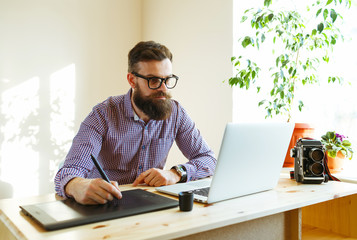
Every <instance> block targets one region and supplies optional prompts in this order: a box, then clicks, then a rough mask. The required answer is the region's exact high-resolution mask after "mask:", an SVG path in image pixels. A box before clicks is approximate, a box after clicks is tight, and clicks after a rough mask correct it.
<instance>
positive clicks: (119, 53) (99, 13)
mask: <svg viewBox="0 0 357 240" xmlns="http://www.w3.org/2000/svg"><path fill="white" fill-rule="evenodd" d="M0 6H1V7H0V33H1V37H0V97H1V99H0V101H1V102H0V107H1V110H0V134H1V135H0V180H1V181H2V182H7V183H10V184H11V185H12V187H13V194H14V196H22V195H35V194H38V193H46V192H52V191H53V184H52V182H53V175H54V174H55V170H56V168H57V165H58V163H59V162H60V161H62V160H63V158H64V156H65V154H66V151H67V149H68V147H69V144H70V141H71V139H72V138H73V136H74V134H75V133H76V132H77V130H78V127H79V124H80V122H81V121H82V120H83V118H84V117H85V116H86V115H87V114H88V112H89V111H90V110H91V108H92V106H93V105H94V104H96V103H98V102H99V101H102V100H104V99H105V98H107V97H108V96H110V95H117V94H122V93H126V92H127V90H128V88H129V86H128V84H127V81H126V72H127V53H128V49H130V48H131V47H132V46H133V45H134V44H135V43H136V42H137V41H138V40H140V38H141V1H140V0H130V1H127V0H105V1H96V0H61V1H55V0H32V1H27V0H0ZM2 182H0V192H2V190H3V189H1V188H2ZM2 193H3V195H4V196H3V197H6V196H5V194H4V191H3V192H2ZM0 198H1V196H0Z"/></svg>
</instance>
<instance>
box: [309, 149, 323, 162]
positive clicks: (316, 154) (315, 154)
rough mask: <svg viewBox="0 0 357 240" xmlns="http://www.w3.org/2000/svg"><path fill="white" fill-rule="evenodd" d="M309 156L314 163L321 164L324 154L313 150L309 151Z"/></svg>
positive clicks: (318, 150)
mask: <svg viewBox="0 0 357 240" xmlns="http://www.w3.org/2000/svg"><path fill="white" fill-rule="evenodd" d="M309 156H310V158H311V159H312V160H314V161H315V162H321V161H322V160H323V159H324V157H325V154H324V152H323V151H322V150H321V149H319V148H313V149H311V150H310V152H309Z"/></svg>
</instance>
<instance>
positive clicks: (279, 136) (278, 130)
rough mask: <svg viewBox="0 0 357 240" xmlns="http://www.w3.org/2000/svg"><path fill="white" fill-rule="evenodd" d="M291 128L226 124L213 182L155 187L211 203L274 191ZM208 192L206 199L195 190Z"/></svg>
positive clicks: (162, 190) (291, 126) (290, 126)
mask: <svg viewBox="0 0 357 240" xmlns="http://www.w3.org/2000/svg"><path fill="white" fill-rule="evenodd" d="M293 130H294V124H289V123H228V124H227V125H226V128H225V132H224V135H223V139H222V143H221V148H220V152H219V155H218V159H217V165H216V169H215V172H214V175H213V177H212V178H208V179H202V180H198V181H192V182H187V183H178V184H174V185H168V186H162V187H157V188H156V190H157V191H159V192H163V193H167V194H171V195H176V196H177V195H178V194H179V193H180V192H184V191H194V199H195V200H196V201H198V202H203V203H214V202H218V201H223V200H227V199H231V198H236V197H240V196H245V195H249V194H253V193H257V192H262V191H267V190H271V189H273V188H274V187H275V186H276V185H277V183H278V180H279V176H280V171H281V168H282V166H283V163H284V159H285V156H286V153H287V151H288V148H289V143H290V140H291V136H292V133H293ZM201 188H209V189H207V191H206V192H208V196H202V195H201V194H199V193H197V191H195V190H197V189H201Z"/></svg>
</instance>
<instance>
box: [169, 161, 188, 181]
mask: <svg viewBox="0 0 357 240" xmlns="http://www.w3.org/2000/svg"><path fill="white" fill-rule="evenodd" d="M171 169H175V171H176V172H177V173H178V175H180V177H181V178H180V181H178V183H183V182H186V181H187V172H186V168H185V166H183V165H177V166H173V167H172V168H171Z"/></svg>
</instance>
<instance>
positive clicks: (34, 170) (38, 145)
mask: <svg viewBox="0 0 357 240" xmlns="http://www.w3.org/2000/svg"><path fill="white" fill-rule="evenodd" d="M3 82H4V83H7V84H9V83H11V81H10V80H6V81H5V80H4V81H3ZM74 98H75V65H74V64H70V65H68V66H66V67H65V68H63V69H60V70H58V71H56V72H55V73H53V74H51V75H50V76H49V84H47V82H46V81H45V80H44V79H40V78H39V77H33V78H31V79H28V80H26V81H24V82H22V83H20V84H18V85H16V86H11V87H9V89H6V90H4V91H2V92H1V105H0V106H1V115H0V117H1V125H0V126H1V128H0V133H1V135H2V138H1V145H0V156H1V159H0V161H1V169H0V180H1V181H3V182H5V183H9V184H10V185H12V190H13V191H12V192H13V196H14V197H18V196H30V195H38V194H42V193H48V192H53V191H54V190H53V189H54V188H53V178H54V175H55V173H56V172H57V169H58V165H59V163H60V162H61V161H62V160H63V159H64V157H65V154H66V153H67V151H68V149H69V147H70V143H71V140H72V138H73V135H74V114H75V108H74ZM48 128H49V129H48ZM8 197H11V196H8Z"/></svg>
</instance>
